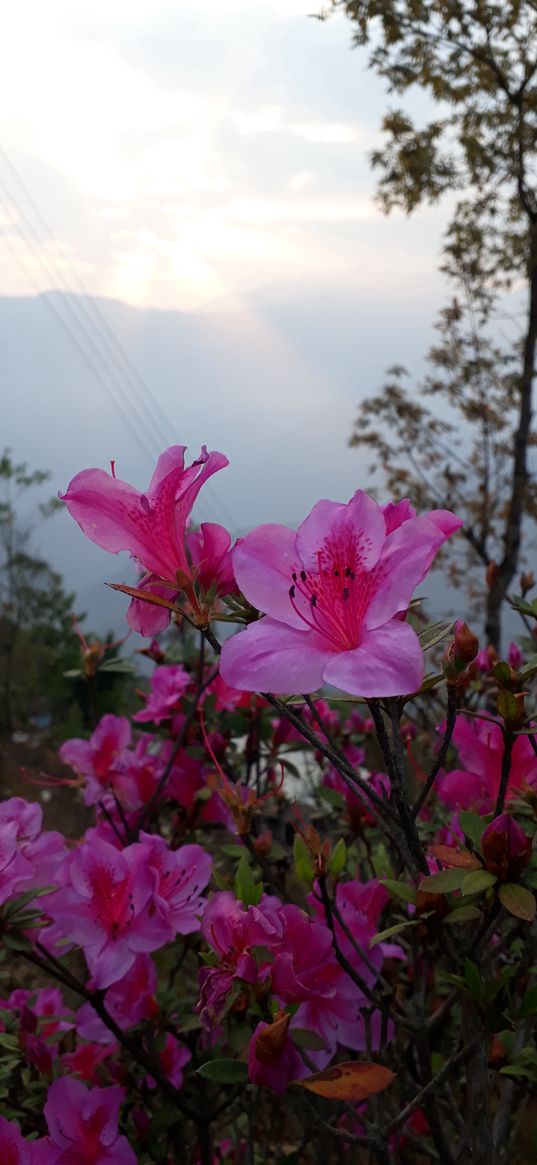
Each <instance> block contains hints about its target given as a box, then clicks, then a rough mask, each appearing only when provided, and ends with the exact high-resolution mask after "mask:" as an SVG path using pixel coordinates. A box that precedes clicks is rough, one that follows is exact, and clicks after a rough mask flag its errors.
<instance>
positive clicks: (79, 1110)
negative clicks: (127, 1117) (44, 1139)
mask: <svg viewBox="0 0 537 1165" xmlns="http://www.w3.org/2000/svg"><path fill="white" fill-rule="evenodd" d="M123 1097H124V1090H123V1089H122V1088H91V1089H87V1088H86V1087H85V1085H84V1084H82V1082H81V1081H80V1080H73V1079H72V1078H69V1077H66V1076H62V1077H61V1078H60V1079H59V1080H55V1081H54V1083H53V1084H51V1086H50V1088H49V1090H48V1094H47V1102H46V1104H45V1118H46V1121H47V1126H48V1131H49V1138H48V1139H49V1143H50V1148H51V1150H52V1152H51V1156H50V1158H49V1160H50V1165H136V1156H135V1154H134V1151H133V1150H132V1149H131V1147H130V1145H129V1142H128V1141H127V1138H126V1137H124V1136H121V1135H120V1133H119V1129H118V1119H119V1109H120V1105H121V1103H122V1101H123Z"/></svg>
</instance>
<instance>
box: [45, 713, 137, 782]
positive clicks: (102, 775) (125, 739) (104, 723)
mask: <svg viewBox="0 0 537 1165" xmlns="http://www.w3.org/2000/svg"><path fill="white" fill-rule="evenodd" d="M130 742H131V726H130V724H129V721H128V720H127V718H126V717H125V716H114V715H112V713H107V715H106V716H102V717H101V719H100V720H99V723H98V725H97V727H96V729H95V731H94V732H93V733H92V735H91V736H90V738H89V740H80V739H79V738H77V737H75V738H74V739H73V740H66V741H65V743H64V744H62V746H61V748H60V752H59V756H60V760H61V761H63V763H64V764H65V765H69V767H70V768H72V769H73V770H74V772H75V773H78V775H79V776H80V777H82V778H83V779H84V780H85V781H86V789H85V792H84V802H85V804H86V805H94V804H95V802H96V801H98V800H99V797H101V796H102V794H103V791H104V790H105V789H109V788H110V787H111V786H113V785H114V783H115V781H116V779H117V777H118V775H119V773H121V771H122V764H123V754H124V751H125V749H127V748H128V746H129V744H130Z"/></svg>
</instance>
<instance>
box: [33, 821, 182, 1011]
mask: <svg viewBox="0 0 537 1165" xmlns="http://www.w3.org/2000/svg"><path fill="white" fill-rule="evenodd" d="M63 870H64V875H65V877H64V881H65V884H64V885H62V887H61V889H60V890H58V891H57V892H56V893H55V894H52V895H51V896H50V898H48V899H47V910H48V912H49V914H50V916H51V917H52V919H53V920H54V921H55V922H56V923H57V926H58V928H59V929H60V931H61V932H62V933H63V934H64V935H65V936H66V937H67V938H69V939H70V940H71V942H73V943H76V944H77V945H78V946H81V947H82V949H83V951H84V955H85V958H86V962H87V964H88V967H89V969H90V973H91V975H92V977H93V979H94V981H95V986H96V987H98V988H105V987H109V986H110V985H111V984H112V983H115V982H117V980H118V979H121V978H122V976H123V975H125V974H126V973H127V971H128V970H129V969H130V968H131V967H132V965H133V963H134V961H135V958H136V955H137V954H140V953H144V952H150V951H155V950H157V949H158V947H160V946H162V945H163V943H164V942H165V941H166V937H167V932H166V929H165V928H164V927H163V923H162V919H161V918H160V916H159V915H158V914H156V912H155V909H154V903H153V891H154V887H155V880H154V875H153V873H152V871H151V870H150V869H149V868H148V865H147V853H146V850H145V847H143V846H140V845H131V846H127V847H126V848H125V849H124V850H122V851H119V850H117V849H115V848H114V846H113V845H110V844H109V843H108V842H106V841H102V840H101V839H100V838H97V837H94V838H92V841H91V844H89V843H88V842H85V843H84V844H83V845H82V846H81V847H80V849H78V850H77V851H76V852H75V853H73V854H72V855H70V857H69V858H68V859H67V862H66V864H65V866H64V868H63Z"/></svg>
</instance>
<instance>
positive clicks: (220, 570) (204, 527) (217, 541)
mask: <svg viewBox="0 0 537 1165" xmlns="http://www.w3.org/2000/svg"><path fill="white" fill-rule="evenodd" d="M186 545H187V549H188V553H189V555H190V558H191V561H192V565H193V567H194V568H195V571H196V579H197V581H198V583H199V585H200V587H201V590H202V591H210V590H212V591H214V593H215V594H217V595H229V594H231V593H232V592H233V591H236V590H237V584H236V582H235V575H234V573H233V559H232V554H231V535H230V534H229V532H228V531H227V530H226V529H225V527H224V526H219V525H218V523H217V522H202V523H201V526H200V528H199V530H193V531H192V532H191V533H188V534H187V536H186Z"/></svg>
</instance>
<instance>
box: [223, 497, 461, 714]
mask: <svg viewBox="0 0 537 1165" xmlns="http://www.w3.org/2000/svg"><path fill="white" fill-rule="evenodd" d="M401 505H402V503H400V506H401ZM400 516H401V521H400V523H399V524H398V525H396V526H395V528H394V529H392V531H391V533H388V532H387V525H386V517H385V515H384V514H383V512H382V510H381V508H380V506H378V505H377V503H376V502H375V501H374V500H373V498H370V497H369V496H368V495H367V494H365V493H363V491H362V490H358V491H357V492H356V493H355V494H354V496H353V497H352V498H351V500H350V502H349V503H348V505H340V504H338V503H336V502H330V501H321V502H317V504H316V505H315V506H314V507H313V510H312V511H311V514H309V516H308V517H307V518H306V519H305V521H304V522H302V525H301V526H299V528H298V531H297V532H296V533H294V531H292V530H289V529H287V528H286V527H285V526H277V525H270V526H260V527H258V528H257V529H256V530H253V531H252V532H251V533H250V534H248V535H247V536H246V537H245V538H244V539H243V540H242V542H240V543H239V545H238V546H237V547H236V549H235V551H234V554H233V565H234V568H235V575H236V578H237V582H238V584H239V586H240V588H241V590H242V591H243V593H244V594H245V596H246V598H247V599H248V600H249V602H250V603H252V604H253V605H254V606H256V607H257V608H258V609H259V610H260V611H263V612H264V613H265V616H266V617H265V618H264V619H261V620H259V621H258V622H255V623H251V624H250V625H249V626H248V627H247V628H246V630H245V631H242V632H241V633H240V634H239V635H236V636H233V638H231V639H228V640H227V642H226V643H225V644H224V647H223V650H222V656H221V672H222V675H223V678H224V680H226V682H227V683H229V684H232V685H234V686H235V687H238V688H246V689H249V690H250V691H270V692H279V693H286V692H312V691H315V690H316V689H317V688H320V687H321V686H322V685H323V684H325V683H328V684H333V685H334V686H335V687H337V688H340V689H342V690H343V691H345V692H349V693H351V694H352V695H359V696H396V695H401V694H402V693H406V692H412V691H414V690H415V689H417V688H419V686H420V684H421V680H422V676H423V655H422V651H421V647H420V644H419V640H418V638H417V635H416V634H415V632H414V631H413V629H412V627H411V626H410V624H408V623H406V622H405V621H404V613H405V612H406V610H407V608H408V604H409V602H410V600H411V598H412V594H413V592H414V590H415V588H416V586H417V585H418V583H420V582H421V581H422V579H423V578H424V577H425V575H426V573H427V571H428V569H429V567H430V565H431V563H432V561H433V558H434V556H435V554H436V551H437V550H438V549H439V547H440V546H441V545H442V543H443V542H444V541H445V539H446V538H447V537H449V535H450V534H452V533H453V532H454V531H455V530H457V529H458V528H459V527H460V526H461V524H462V523H461V522H460V520H459V519H458V518H456V517H454V515H453V514H450V513H448V512H447V511H444V510H433V511H431V512H430V513H429V514H427V515H425V516H424V517H421V518H415V517H410V516H408V514H405V517H404V518H403V517H402V514H401V515H400ZM392 524H393V523H392Z"/></svg>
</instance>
